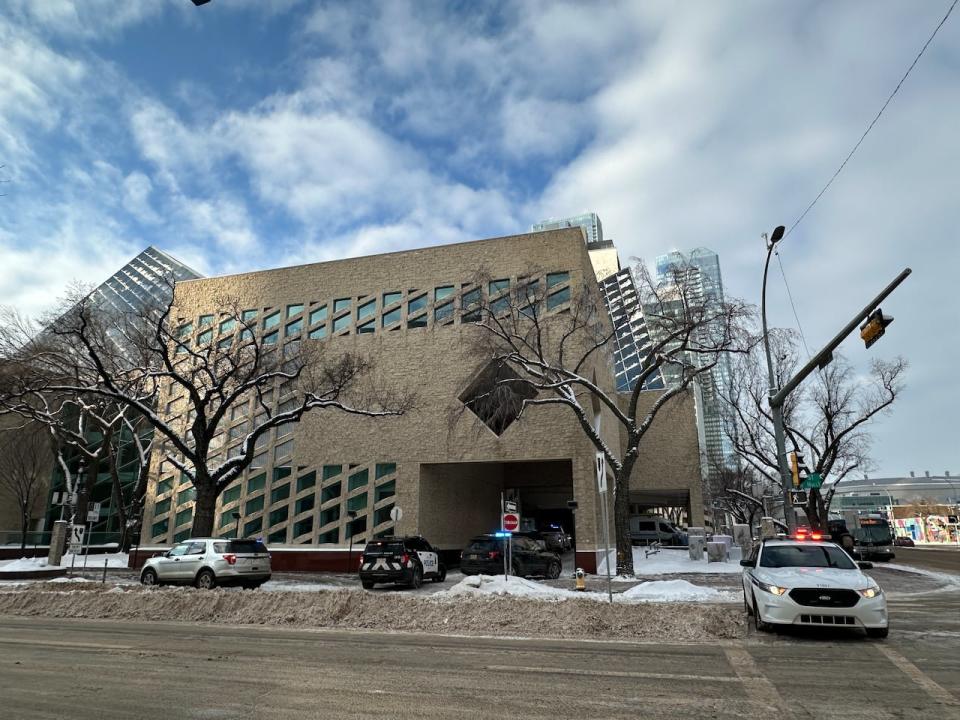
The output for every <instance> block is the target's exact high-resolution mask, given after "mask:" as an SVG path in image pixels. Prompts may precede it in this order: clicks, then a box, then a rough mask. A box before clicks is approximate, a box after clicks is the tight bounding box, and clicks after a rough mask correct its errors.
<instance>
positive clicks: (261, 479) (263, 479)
mask: <svg viewBox="0 0 960 720" xmlns="http://www.w3.org/2000/svg"><path fill="white" fill-rule="evenodd" d="M266 484H267V474H266V473H260V474H259V475H256V476H255V477H252V478H250V479H249V480H247V493H248V494H249V493H253V492H256V491H257V490H263V488H264V486H265V485H266Z"/></svg>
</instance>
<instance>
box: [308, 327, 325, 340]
mask: <svg viewBox="0 0 960 720" xmlns="http://www.w3.org/2000/svg"><path fill="white" fill-rule="evenodd" d="M326 336H327V326H326V325H321V326H320V327H318V328H314V329H313V330H311V331H310V332H309V333H308V334H307V337H308V338H310V339H311V340H321V339H323V338H325V337H326Z"/></svg>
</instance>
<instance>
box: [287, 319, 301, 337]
mask: <svg viewBox="0 0 960 720" xmlns="http://www.w3.org/2000/svg"><path fill="white" fill-rule="evenodd" d="M302 328H303V318H297V319H296V320H294V321H293V322H289V323H287V326H286V327H285V328H284V335H285V336H286V337H291V336H293V335H299V334H300V330H301V329H302Z"/></svg>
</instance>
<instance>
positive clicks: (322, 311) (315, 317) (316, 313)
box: [310, 305, 327, 325]
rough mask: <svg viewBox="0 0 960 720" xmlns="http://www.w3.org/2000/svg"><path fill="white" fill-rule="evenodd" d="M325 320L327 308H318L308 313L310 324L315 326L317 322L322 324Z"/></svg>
mask: <svg viewBox="0 0 960 720" xmlns="http://www.w3.org/2000/svg"><path fill="white" fill-rule="evenodd" d="M326 319H327V306H326V305H324V306H323V307H318V308H317V309H316V310H311V311H310V324H311V325H316V324H317V323H318V322H324V321H326Z"/></svg>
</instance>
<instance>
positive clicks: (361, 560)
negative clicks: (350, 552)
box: [359, 555, 363, 570]
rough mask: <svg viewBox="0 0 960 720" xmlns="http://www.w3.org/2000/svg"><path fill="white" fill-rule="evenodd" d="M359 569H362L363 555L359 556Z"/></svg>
mask: <svg viewBox="0 0 960 720" xmlns="http://www.w3.org/2000/svg"><path fill="white" fill-rule="evenodd" d="M359 567H360V569H361V570H363V555H361V556H360V565H359Z"/></svg>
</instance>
